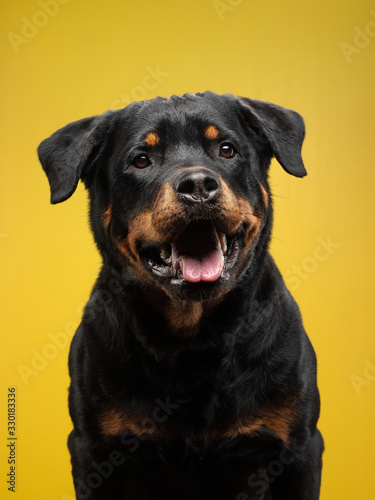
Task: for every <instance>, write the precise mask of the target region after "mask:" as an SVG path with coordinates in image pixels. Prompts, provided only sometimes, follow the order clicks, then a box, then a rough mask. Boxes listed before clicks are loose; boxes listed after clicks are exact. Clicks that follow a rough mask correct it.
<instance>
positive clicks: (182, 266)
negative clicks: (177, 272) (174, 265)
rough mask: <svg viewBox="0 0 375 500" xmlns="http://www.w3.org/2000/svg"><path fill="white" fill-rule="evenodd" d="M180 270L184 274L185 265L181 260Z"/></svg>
mask: <svg viewBox="0 0 375 500" xmlns="http://www.w3.org/2000/svg"><path fill="white" fill-rule="evenodd" d="M180 269H181V271H182V272H184V263H183V262H182V260H180Z"/></svg>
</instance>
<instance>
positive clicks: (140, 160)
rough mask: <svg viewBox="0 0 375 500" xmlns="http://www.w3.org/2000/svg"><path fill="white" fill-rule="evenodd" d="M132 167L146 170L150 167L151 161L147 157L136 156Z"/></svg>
mask: <svg viewBox="0 0 375 500" xmlns="http://www.w3.org/2000/svg"><path fill="white" fill-rule="evenodd" d="M133 165H134V166H135V167H137V168H146V167H149V166H150V165H151V161H150V159H149V157H148V156H147V155H138V156H136V157H135V158H134V160H133Z"/></svg>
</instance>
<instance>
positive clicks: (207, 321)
mask: <svg viewBox="0 0 375 500" xmlns="http://www.w3.org/2000/svg"><path fill="white" fill-rule="evenodd" d="M210 125H213V126H214V127H215V129H216V130H218V132H219V136H218V137H206V136H205V131H206V130H207V127H209V126H210ZM150 132H153V133H157V139H156V140H155V144H147V143H145V137H146V136H147V134H148V133H150ZM214 135H215V134H214ZM303 138H304V125H303V120H302V118H301V117H300V115H298V114H297V113H295V112H293V111H290V110H287V109H284V108H281V107H279V106H275V105H273V104H270V103H266V102H261V101H254V100H250V99H245V98H237V97H234V96H232V95H224V96H218V95H216V94H213V93H211V92H206V93H204V94H187V95H184V96H172V97H171V98H168V99H164V98H157V99H153V100H151V101H145V102H140V103H132V104H131V105H129V106H127V107H126V108H124V109H123V110H118V111H109V112H107V113H104V114H103V115H101V116H96V117H92V118H85V119H83V120H80V121H77V122H74V123H71V124H69V125H67V126H66V127H64V128H62V129H60V130H59V131H57V132H56V133H55V134H53V135H52V136H51V137H50V138H49V139H46V140H45V141H43V142H42V143H41V145H40V146H39V150H38V152H39V158H40V161H41V163H42V166H43V168H44V170H45V172H46V174H47V176H48V180H49V182H50V187H51V201H52V203H59V202H62V201H64V200H66V199H67V198H69V197H70V196H71V195H72V194H73V192H74V191H75V189H76V186H77V183H78V181H79V179H80V178H81V179H82V180H83V182H84V183H85V185H86V187H87V189H88V191H89V195H90V201H91V205H90V217H91V225H92V231H93V234H94V237H95V240H96V243H97V246H98V248H99V250H100V252H101V254H102V257H103V266H102V269H101V272H100V274H99V277H98V279H97V281H96V284H95V286H94V289H93V292H92V296H91V298H90V300H89V302H88V304H87V306H86V309H85V312H84V316H83V319H82V323H81V325H80V327H79V329H78V331H77V332H76V334H75V336H74V339H73V342H72V346H71V352H70V361H69V368H70V374H71V386H70V393H69V406H70V412H71V417H72V420H73V424H74V430H73V431H72V433H71V435H70V437H69V449H70V452H71V456H72V467H73V477H74V482H75V486H76V494H77V498H78V499H81V500H83V499H88V498H90V499H106V500H107V499H111V500H117V499H118V500H120V499H126V500H167V499H173V500H176V499H179V500H193V499H194V500H203V499H204V500H209V499H212V500H213V499H215V500H234V499H236V500H245V499H246V500H247V499H258V500H261V499H264V500H265V499H274V500H281V499H284V500H316V499H318V498H319V489H320V474H321V455H322V451H323V441H322V438H321V435H320V433H319V431H318V430H317V428H316V424H317V420H318V416H319V404H320V403H319V393H318V389H317V386H316V359H315V354H314V351H313V348H312V346H311V344H310V342H309V340H308V338H307V336H306V333H305V331H304V328H303V325H302V320H301V316H300V312H299V309H298V306H297V304H296V303H295V301H294V300H293V298H292V297H291V295H290V293H289V292H288V290H287V289H286V287H285V284H284V282H283V280H282V277H281V275H280V273H279V272H278V270H277V268H276V266H275V264H274V262H273V260H272V258H271V256H270V255H269V253H268V244H269V239H270V233H271V225H272V203H271V196H270V192H269V186H268V181H267V175H268V174H267V170H268V167H269V163H270V160H271V158H272V156H275V157H276V158H277V160H278V161H279V163H280V164H281V165H282V166H283V168H284V169H285V170H286V171H287V172H288V173H290V174H293V175H295V176H298V177H303V176H304V175H306V171H305V168H304V166H303V162H302V159H301V146H302V142H303ZM223 143H224V144H228V143H230V144H233V145H234V148H235V154H234V156H233V157H231V158H226V157H223V156H222V155H221V153H219V152H220V151H221V150H220V145H221V144H223ZM139 155H147V157H148V159H149V162H150V164H149V166H145V168H140V166H139V163H137V161H138V160H137V158H139ZM142 166H143V165H142ZM193 172H198V177H199V176H201V177H200V178H202V179H203V181H202V182H204V183H205V185H204V186H203V187H202V185H203V184H202V185H201V184H199V182H201V181H199V179H198V177H196V178H195V177H194V175H193ZM182 175H184V176H185V177H186V176H187V178H188V182H190V185H192V186H193V188H192V189H195V190H196V192H195V191H194V193H193V195H194V196H193V198H194V197H195V198H197V199H195V198H194V199H191V196H190V194H189V193H188V194H186V192H184V193H182V194H181V193H178V192H177V191H178V187H176V186H181V183H182V181H181V179H180V177H181V176H182ZM179 176H180V177H179ZM197 179H198V180H197ZM212 183H213V184H212ZM212 185H213V186H214V187H215V189H216V187H217V185H218V186H219V187H218V194H216V192H214V188H213V187H212ZM225 185H226V186H227V187H228V189H229V191H230V193H231V195H230V196H231V198H230V199H231V200H233V199H235V200H236V202H233V201H228V200H229V198H227V199H225V200H224V187H225ZM166 186H174V187H173V188H171V191H170V192H171V193H172V194H173V199H172V201H170V200H169V199H168V198H165V200H166V202H165V203H164V204H163V203H162V202H163V200H164V198H163V196H164V194H163V193H164V191H163V189H165V187H166ZM261 186H262V187H263V193H262V188H261ZM199 190H200V191H199ZM264 191H265V192H264ZM208 195H210V196H211V197H212V199H210V200H208ZM160 199H161V200H162V201H160ZM165 200H164V201H165ZM197 200H198V203H196V201H197ZM241 200H242V201H241ZM243 200H245V201H243ZM167 202H168V203H167ZM246 202H247V203H248V205H246ZM155 207H160V212H161V213H159V214H157V213H156V212H157V211H158V210H155ZM223 207H224V208H225V210H223ZM238 207H240V208H241V210H242V211H243V213H242V214H241V217H242V218H243V219H241V220H243V222H241V225H240V226H239V227H237V229H236V234H234V229H233V228H234V226H235V223H236V220H237V219H236V217H239V215H235V213H237V212H238V210H237V209H238ZM244 207H248V208H246V209H244ZM236 210H237V212H236ZM244 210H245V211H246V210H248V213H245V212H244ZM163 211H164V212H163ZM137 216H142V217H143V216H144V218H142V217H141V218H140V219H135V218H136V217H137ZM147 217H149V219H147ZM134 220H137V221H138V222H137V223H135V222H134ZM146 220H151V223H150V224H151V226H150V228H148V229H147V231H149V233H148V232H147V231H146V230H145V229H144V228H142V221H145V222H144V223H145V224H146ZM139 221H140V222H139ZM192 221H195V222H193V225H194V224H198V225H201V226H200V227H201V229H200V231H202V228H203V229H205V228H206V227H207V228H211V227H215V228H216V229H215V230H217V232H218V233H220V232H221V233H225V234H227V236H228V243H229V242H230V241H232V243H231V245H232V246H231V248H232V250H228V252H227V255H226V259H227V260H226V263H225V269H224V271H225V272H224V271H223V273H222V274H221V275H220V277H219V278H218V279H217V280H215V281H213V282H203V281H201V282H199V283H192V282H187V281H186V280H184V279H183V278H181V273H180V274H178V273H179V272H178V271H174V272H175V276H177V278H175V282H174V281H173V277H172V275H171V276H170V275H169V274H168V275H165V274H162V273H161V274H160V273H158V269H157V266H156V267H155V265H154V264H155V262H154V260H155V259H156V260H157V259H158V257H156V256H155V252H157V251H159V250H160V248H159V247H160V244H161V243H160V242H162V245H165V244H166V243H167V242H169V241H172V242H173V241H178V238H179V237H180V236H181V234H182V232H183V231H185V230H186V231H188V229H187V228H189V227H192V226H191V224H192ZM257 221H258V222H259V225H258V226H256V223H257ZM251 224H255V225H254V228H253V229H251V228H250V229H251V230H250V229H249V227H250V226H251ZM194 227H195V226H194ZM197 227H198V226H197ZM208 231H211V229H208ZM154 233H155V234H157V237H156V236H153V234H154ZM186 234H188V233H186ZM191 234H192V235H193V236H194V235H196V234H201V233H191ZM202 234H203V233H202ZM155 238H157V240H158V241H156V240H155ZM197 238H198V237H197ZM202 239H203V237H202ZM132 241H133V246H131V242H132ZM236 241H237V243H236ZM121 242H125V243H126V245H128V246H126V245H125V243H124V244H122V243H121ZM247 243H248V244H249V247H246V244H247ZM199 244H200V243H199V242H197V245H199ZM124 245H125V246H124ZM129 245H130V246H129ZM158 245H159V247H158ZM235 245H237V247H236V246H235ZM125 247H126V248H125ZM234 248H238V253H237V254H235V251H234V250H233V249H234ZM246 248H248V249H247V250H246ZM202 251H203V250H202ZM230 252H232V253H230ZM228 255H229V256H228ZM230 256H232V257H230ZM233 256H234V257H233ZM149 259H151V261H152V262H153V264H152V265H153V266H154V267H153V268H152V269H151V267H150V265H151V264H149V263H150V262H151V261H150V260H149ZM230 259H233V262H234V263H232V264H231V265H232V267H230V266H229V260H230ZM163 269H168V271H163V272H165V273H167V272H168V273H169V272H170V271H169V268H167V267H165V268H163ZM171 272H172V271H171ZM73 286H74V285H73ZM194 315H196V319H195V320H194V318H193V316H194ZM176 318H177V319H176ZM192 318H193V319H192Z"/></svg>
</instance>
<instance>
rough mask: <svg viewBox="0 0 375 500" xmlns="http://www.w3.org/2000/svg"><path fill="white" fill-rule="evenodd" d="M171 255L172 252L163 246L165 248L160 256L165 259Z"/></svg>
mask: <svg viewBox="0 0 375 500" xmlns="http://www.w3.org/2000/svg"><path fill="white" fill-rule="evenodd" d="M170 256H171V254H170V253H169V252H168V250H165V248H163V250H162V251H161V252H160V257H161V258H162V259H163V260H168V259H169V257H170Z"/></svg>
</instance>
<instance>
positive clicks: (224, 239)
mask: <svg viewBox="0 0 375 500" xmlns="http://www.w3.org/2000/svg"><path fill="white" fill-rule="evenodd" d="M219 240H220V246H221V250H222V252H223V255H225V254H226V253H227V250H228V243H227V237H226V236H225V234H224V233H219Z"/></svg>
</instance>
